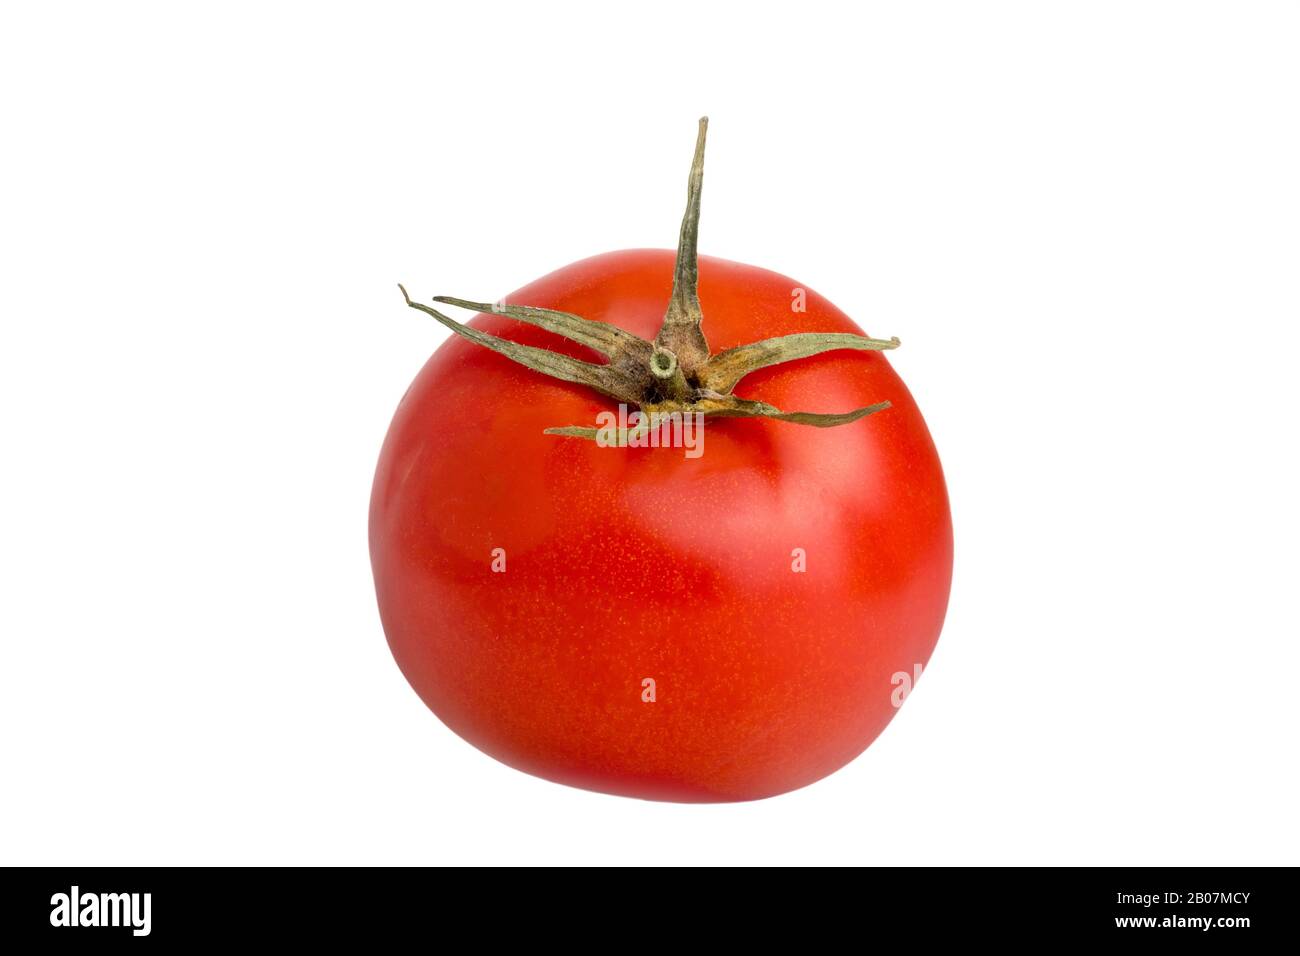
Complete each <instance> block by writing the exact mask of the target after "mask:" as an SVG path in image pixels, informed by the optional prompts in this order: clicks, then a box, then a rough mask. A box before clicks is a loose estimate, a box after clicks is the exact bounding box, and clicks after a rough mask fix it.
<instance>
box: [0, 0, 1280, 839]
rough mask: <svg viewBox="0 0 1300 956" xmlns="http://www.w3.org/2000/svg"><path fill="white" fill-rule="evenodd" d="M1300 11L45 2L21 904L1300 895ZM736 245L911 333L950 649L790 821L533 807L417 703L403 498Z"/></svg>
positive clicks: (0, 828)
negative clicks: (402, 867)
mask: <svg viewBox="0 0 1300 956" xmlns="http://www.w3.org/2000/svg"><path fill="white" fill-rule="evenodd" d="M1298 48H1300V13H1298V12H1297V8H1296V7H1295V6H1294V5H1292V4H1269V3H1250V4H1241V3H1218V4H1207V3H1188V2H1182V3H1166V4H1161V3H1133V2H1126V3H1099V2H1088V3H1070V4H1062V3H1052V4H1047V3H997V4H980V5H975V4H964V3H954V4H935V3H906V4H904V3H895V4H885V5H868V4H853V5H850V4H825V5H822V4H816V3H811V2H801V3H798V4H786V5H779V6H778V5H764V4H756V3H745V4H734V5H727V4H713V3H709V4H705V3H686V4H678V3H671V2H663V0H661V2H657V3H654V4H651V5H640V6H635V7H625V6H623V5H616V4H590V5H569V6H563V5H555V4H550V3H547V4H541V3H532V4H519V5H493V4H490V3H462V4H447V5H442V6H439V5H435V4H432V3H420V4H411V5H397V4H378V3H366V4H352V5H346V6H345V5H334V4H310V5H308V4H302V5H293V4H272V3H258V4H239V3H227V4H210V5H206V6H205V7H201V6H199V5H193V4H185V5H178V4H162V3H159V4H148V5H146V4H139V3H123V4H110V5H103V4H81V5H77V4H42V5H24V6H23V7H22V8H21V9H20V8H18V7H17V5H8V6H6V8H5V13H4V14H3V22H0V90H3V93H2V94H0V97H2V98H3V118H2V123H3V125H2V130H0V135H2V136H3V140H4V146H3V152H2V153H0V164H2V165H3V176H0V190H2V191H3V196H2V198H3V204H2V206H0V282H2V283H3V302H2V311H0V314H2V315H3V323H4V324H3V328H4V337H3V345H2V346H0V409H2V411H0V423H2V426H0V427H2V428H3V434H2V435H0V449H2V454H3V472H2V478H0V480H2V481H3V495H2V496H0V561H2V562H3V565H2V567H0V581H2V582H3V585H2V586H3V594H2V597H0V636H2V639H3V650H2V651H0V720H2V722H3V724H2V731H0V734H2V735H0V774H3V780H2V786H0V861H2V862H4V863H35V864H143V863H156V864H169V863H187V864H188V863H195V864H198V863H453V862H454V863H473V862H481V863H505V862H516V863H577V862H583V863H625V862H626V863H779V862H786V863H792V862H802V863H880V864H936V863H1047V864H1135V863H1148V864H1228V863H1233V864H1264V863H1271V864H1280V863H1288V864H1296V863H1300V853H1298V850H1300V838H1298V837H1297V828H1296V818H1295V807H1296V805H1297V802H1298V800H1300V793H1298V792H1297V789H1298V788H1297V766H1296V765H1297V761H1296V749H1297V748H1296V739H1297V730H1298V729H1300V728H1298V726H1297V706H1296V696H1297V695H1296V690H1295V684H1296V680H1297V673H1298V669H1297V665H1298V664H1300V650H1298V647H1297V639H1298V638H1300V633H1298V629H1297V623H1296V616H1295V610H1294V609H1295V602H1294V589H1295V588H1296V584H1297V544H1296V533H1297V524H1298V522H1297V505H1296V492H1297V488H1298V487H1300V475H1297V470H1298V469H1297V465H1296V444H1297V443H1296V437H1297V425H1296V417H1297V411H1298V410H1300V404H1298V402H1297V398H1298V396H1297V388H1296V385H1295V367H1296V364H1297V362H1298V361H1300V335H1298V334H1297V326H1298V325H1300V274H1298V272H1297V265H1298V263H1300V134H1298V132H1297V130H1298V124H1297V116H1298V115H1300V113H1298V112H1297V108H1298V107H1300V57H1297V49H1298ZM702 113H708V114H709V116H710V117H711V120H712V124H711V127H710V139H709V160H708V173H707V177H706V186H705V193H704V220H703V227H702V236H701V249H702V251H703V252H705V253H708V254H711V255H719V256H723V257H726V258H731V259H737V260H740V261H745V262H752V263H754V264H756V265H762V266H767V267H769V268H773V269H776V270H778V271H781V272H784V273H786V274H788V275H791V276H794V277H796V278H797V279H798V280H800V281H801V282H803V283H806V284H807V285H808V286H810V287H812V288H814V289H817V290H818V291H820V292H822V293H823V294H825V295H827V296H828V297H830V298H831V299H832V300H833V301H835V302H836V303H837V304H838V305H839V306H840V307H841V308H843V309H845V310H846V311H847V312H848V313H849V314H850V315H853V316H854V317H855V318H857V320H858V321H859V322H860V323H861V324H862V325H863V326H864V327H866V328H867V329H868V330H870V331H871V332H873V333H875V334H882V335H898V336H900V337H901V338H902V340H903V342H904V347H903V348H902V349H901V350H900V351H898V352H896V353H893V354H892V355H891V361H892V362H893V363H894V365H895V367H896V368H897V369H898V370H899V371H900V372H901V374H902V375H903V376H904V378H905V379H906V380H907V381H908V383H909V385H910V386H911V388H912V390H913V392H914V394H915V395H916V397H917V400H918V401H919V402H920V404H921V407H922V409H923V410H924V412H925V413H926V415H927V418H928V420H929V423H930V426H931V429H932V431H933V434H934V437H935V440H936V442H937V444H938V446H939V449H940V452H941V454H942V456H943V460H944V464H945V468H946V471H947V475H948V479H949V484H950V490H951V496H952V504H953V513H954V520H955V530H956V541H957V565H956V575H955V582H954V589H953V595H952V605H951V611H950V615H949V618H948V622H947V625H946V627H945V631H944V635H943V637H942V639H941V640H940V642H939V646H938V649H937V651H936V653H935V656H934V658H933V661H932V663H931V667H930V669H929V670H928V671H927V673H926V676H925V678H924V680H923V681H922V682H921V684H920V686H919V688H918V689H917V690H916V692H915V693H914V694H913V695H912V696H911V697H910V698H909V700H908V705H907V707H905V708H904V710H903V711H902V712H901V713H900V715H899V716H898V718H897V719H896V720H895V721H894V723H893V724H892V725H891V726H890V727H889V729H888V730H887V731H886V732H885V734H884V735H883V736H882V737H881V738H880V739H879V740H878V741H877V742H876V743H875V744H874V745H873V746H872V747H871V748H870V749H869V750H868V751H867V753H866V754H864V755H863V756H862V757H861V758H859V759H858V760H857V761H855V762H854V763H853V764H851V765H850V766H848V767H847V768H845V769H844V770H842V771H841V772H839V773H837V774H835V775H834V776H832V777H830V778H828V779H826V780H824V781H822V782H820V783H818V784H816V785H814V786H812V787H810V788H807V789H804V790H802V791H799V792H796V793H793V794H790V795H787V796H783V797H778V798H775V799H772V800H767V801H763V802H759V803H754V804H744V805H729V806H728V805H719V806H702V807H701V806H680V805H670V804H651V803H644V802H640V801H634V800H625V799H618V798H614V797H607V796H601V795H597V794H591V793H586V792H581V791H577V790H570V789H567V788H564V787H560V786H557V785H554V784H550V783H546V782H543V781H541V780H537V779H534V778H531V777H528V776H525V775H523V774H520V773H518V772H516V771H514V770H511V769H509V768H507V767H505V766H503V765H501V764H498V763H496V762H494V761H493V760H491V759H489V758H487V757H485V756H483V755H482V754H480V753H478V752H477V751H476V750H474V749H473V748H471V747H470V746H469V745H468V744H465V743H463V742H461V741H460V740H459V739H458V738H456V737H455V736H454V735H453V734H452V733H451V732H450V731H448V730H446V729H445V728H444V727H443V726H442V725H441V724H440V723H439V722H438V721H437V720H436V719H435V718H434V717H433V716H432V715H431V714H430V713H429V712H428V711H427V710H426V709H425V707H424V705H423V704H421V703H420V701H419V700H418V699H417V698H416V696H415V694H414V693H413V692H411V690H410V689H409V688H408V686H407V685H406V683H405V681H404V680H403V678H402V676H401V674H400V673H399V672H398V670H397V667H396V666H395V664H394V663H393V661H392V658H391V656H390V654H389V652H388V649H387V646H386V644H385V642H384V638H383V634H382V631H381V629H380V625H379V620H378V615H377V612H376V609H375V602H374V594H373V590H372V584H371V580H370V568H369V558H368V554H367V543H366V518H367V507H368V497H369V492H370V480H371V476H372V472H373V467H374V464H375V459H376V456H377V454H378V451H379V445H380V442H381V441H382V438H383V435H384V432H385V429H386V428H387V424H388V420H389V417H390V415H391V414H392V411H393V409H394V407H395V406H396V404H397V401H398V399H399V397H400V396H401V395H402V392H403V391H404V389H405V388H406V386H407V384H408V383H409V381H410V379H411V378H412V377H413V375H414V374H415V372H416V371H417V369H418V368H419V367H420V366H421V365H422V364H423V362H424V360H425V359H426V358H427V356H428V354H429V353H430V352H431V350H432V349H433V348H434V347H435V346H436V345H437V344H438V343H439V342H440V341H441V340H442V339H443V337H444V333H443V332H442V331H441V330H439V329H438V328H436V327H435V326H434V325H433V324H432V323H430V322H428V321H427V320H421V318H420V317H419V316H417V315H416V314H415V313H413V312H411V311H410V310H408V309H406V308H404V307H403V306H402V303H401V300H400V297H399V295H398V292H397V290H396V285H395V284H396V283H397V282H398V281H399V280H401V281H405V282H406V283H408V284H409V285H410V287H411V288H412V291H413V292H415V293H417V294H419V295H421V296H427V295H430V294H433V293H435V292H446V293H451V294H456V295H463V296H467V297H470V298H480V299H491V298H495V297H497V296H499V295H501V294H503V293H505V292H508V291H510V290H512V289H514V288H516V287H518V286H520V285H522V284H524V283H525V282H527V281H529V280H531V279H533V278H535V277H537V276H539V275H542V274H543V273H546V272H548V271H550V270H551V269H553V268H556V267H558V266H560V265H563V264H565V263H567V262H570V261H572V260H574V259H578V258H581V257H583V256H586V255H590V254H593V253H597V252H601V251H605V250H609V249H617V248H623V247H628V246H645V245H651V246H671V245H672V244H673V242H674V241H675V236H676V230H677V225H678V222H679V217H680V215H681V204H682V196H683V188H684V181H685V173H686V167H687V164H688V161H689V156H690V151H691V147H692V144H693V141H694V136H695V120H696V118H697V117H698V116H699V115H700V114H702Z"/></svg>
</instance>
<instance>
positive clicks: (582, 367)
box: [398, 117, 899, 440]
mask: <svg viewBox="0 0 1300 956" xmlns="http://www.w3.org/2000/svg"><path fill="white" fill-rule="evenodd" d="M708 125H709V121H708V117H703V118H701V120H700V131H699V136H698V138H697V139H696V142H695V158H694V160H693V161H692V163H691V174H690V178H689V180H688V182H687V191H686V214H685V215H684V216H683V217H682V230H681V236H680V238H679V240H678V243H677V264H676V267H675V269H674V271H673V291H672V296H671V298H670V299H669V300H668V309H667V312H666V313H665V315H664V321H663V326H662V327H661V328H660V329H659V334H658V335H656V336H655V340H654V341H653V342H647V341H646V340H645V339H643V338H640V337H639V336H636V335H633V334H632V333H631V332H627V331H625V330H623V329H620V328H618V327H617V326H615V325H610V324H609V323H608V322H597V321H594V320H592V319H584V318H583V317H582V316H579V315H573V314H571V313H569V312H556V311H554V310H552V309H539V308H534V307H532V306H526V305H494V304H489V303H486V302H470V301H468V300H466V299H455V298H452V297H450V296H435V297H434V299H433V301H434V302H439V303H443V304H446V305H452V306H456V307H457V308H462V309H468V310H470V311H472V312H483V313H490V314H493V315H504V316H506V317H507V318H511V319H516V320H518V321H520V322H527V323H528V324H529V325H535V326H537V327H538V328H542V329H545V330H547V331H548V332H553V333H554V334H556V335H560V336H563V337H564V338H566V339H569V340H571V341H574V342H577V343H579V344H581V345H585V346H586V347H587V348H589V349H592V350H593V351H595V352H599V353H600V354H601V355H603V356H605V358H606V359H607V362H606V363H605V364H596V363H594V362H584V361H582V360H581V359H575V358H571V357H569V356H567V355H561V354H560V353H559V352H552V351H550V350H549V349H541V348H536V347H534V346H531V345H521V344H519V343H518V342H511V341H510V340H508V339H503V338H500V337H499V336H495V335H490V334H488V333H487V332H482V331H479V330H478V329H475V328H473V327H471V326H467V325H463V324H461V323H460V322H457V321H456V320H455V319H452V318H449V317H448V316H446V315H444V314H443V313H441V312H439V311H438V310H437V309H435V308H433V307H432V306H428V305H424V304H423V303H420V302H416V301H414V300H413V299H411V297H410V296H409V295H407V292H406V289H405V288H404V287H402V286H398V288H400V289H401V290H402V295H403V296H404V297H405V299H406V304H407V305H408V306H410V307H411V308H413V309H418V310H419V311H421V312H424V313H426V314H427V315H430V316H432V317H433V318H435V319H437V320H438V321H439V322H441V323H442V324H443V325H445V326H446V327H447V328H448V329H450V330H451V331H452V332H454V333H456V334H457V335H459V336H461V337H462V338H465V339H468V340H469V341H471V342H474V343H475V344H477V345H481V346H483V347H484V348H488V349H491V350H492V351H494V352H498V353H500V354H501V355H504V356H505V357H506V358H508V359H510V360H511V361H514V362H518V363H519V364H520V365H524V366H527V367H528V368H530V369H532V370H533V371H535V372H540V373H541V374H543V375H549V376H551V377H552V378H557V379H560V380H562V381H565V382H576V383H577V384H579V385H585V386H587V387H588V388H591V389H593V390H595V391H597V392H599V393H600V394H602V395H606V396H608V397H610V398H614V399H617V400H618V401H620V402H626V403H628V404H631V405H636V406H638V407H639V408H640V409H641V411H642V412H643V413H645V416H646V417H647V419H648V416H650V415H654V414H656V413H659V414H670V413H674V412H682V413H687V414H690V413H699V414H702V415H706V416H714V417H719V418H771V419H776V420H778V421H785V422H794V423H796V424H799V425H813V426H815V427H818V428H830V427H834V426H836V425H846V424H848V423H849V422H855V421H857V420H858V419H859V418H864V417H866V416H867V415H870V414H872V413H873V412H879V411H883V410H884V409H886V408H889V402H887V401H886V402H879V403H877V404H875V405H868V406H866V407H864V408H855V409H853V410H852V411H848V412H844V413H841V414H821V413H814V412H784V411H781V409H779V408H775V407H773V406H772V405H768V404H767V403H765V402H756V401H750V400H748V399H744V398H740V397H738V396H736V395H733V394H732V390H733V389H734V388H735V387H736V385H737V383H738V382H740V380H741V379H743V378H744V377H745V376H746V375H748V374H750V373H751V372H756V371H758V370H759V369H761V368H767V367H768V366H771V365H778V364H780V363H782V362H793V361H797V360H799V359H804V358H808V357H809V356H813V355H818V354H820V353H822V352H831V351H835V350H839V349H855V350H859V351H880V350H886V349H895V348H898V345H899V342H898V339H897V338H892V339H888V340H885V339H871V338H867V337H866V336H864V335H851V334H847V333H835V332H830V333H820V332H805V333H798V334H795V335H783V336H781V337H779V338H774V339H764V340H762V341H761V342H753V343H751V344H749V345H742V346H740V347H738V348H734V349H727V350H726V351H724V352H719V353H717V354H716V355H713V354H710V352H709V346H708V342H707V341H706V340H705V338H704V332H703V331H702V329H701V327H700V326H701V322H702V321H703V318H704V315H703V312H702V311H701V309H700V299H699V295H698V291H697V289H698V285H699V266H698V261H699V257H698V252H697V248H698V241H699V230H700V193H701V190H702V188H703V183H704V139H705V134H706V133H707V132H708ZM546 433H547V434H548V435H560V436H565V437H572V438H588V439H592V440H595V438H596V435H597V429H594V428H586V427H583V426H576V425H575V426H566V427H562V428H548V429H546Z"/></svg>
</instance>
